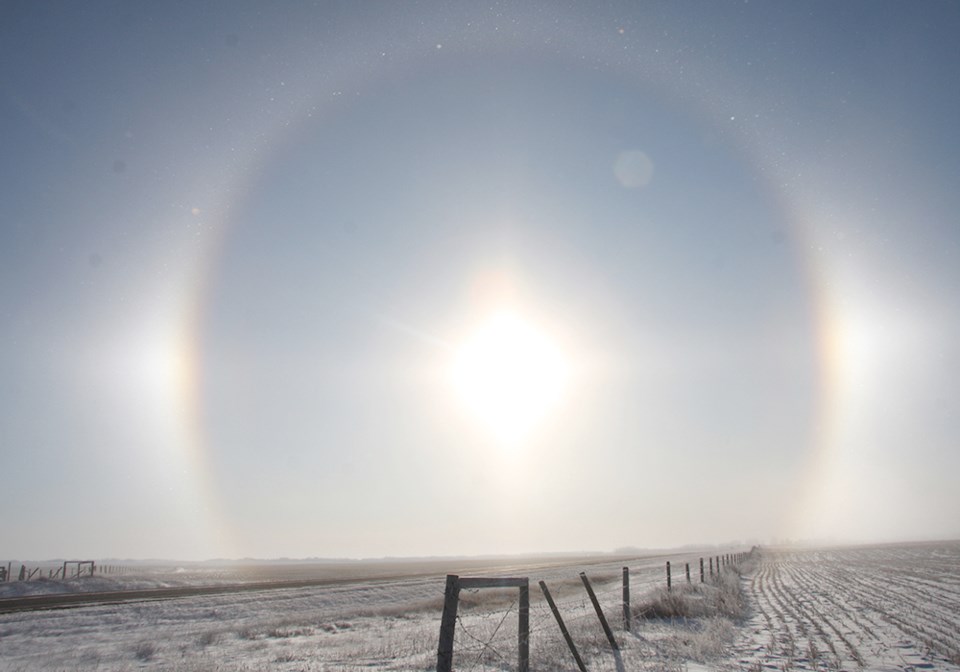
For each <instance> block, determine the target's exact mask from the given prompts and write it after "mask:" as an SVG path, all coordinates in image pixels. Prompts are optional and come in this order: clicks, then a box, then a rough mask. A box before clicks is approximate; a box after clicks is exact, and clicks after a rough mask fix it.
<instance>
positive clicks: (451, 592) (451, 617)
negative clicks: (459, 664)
mask: <svg viewBox="0 0 960 672" xmlns="http://www.w3.org/2000/svg"><path fill="white" fill-rule="evenodd" d="M461 588H467V589H471V588H519V589H520V607H519V617H520V618H519V621H520V622H519V623H518V624H517V648H518V653H517V669H518V670H519V672H527V670H529V669H530V579H529V578H527V577H523V578H499V577H493V578H485V577H483V578H481V577H477V578H466V577H464V578H461V577H459V576H457V575H456V574H448V575H447V586H446V589H445V590H444V593H443V616H442V617H441V619H440V645H439V646H438V647H437V672H451V670H452V669H453V639H454V630H455V627H456V624H457V607H458V606H459V603H460V589H461Z"/></svg>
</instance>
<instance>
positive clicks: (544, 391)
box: [451, 312, 569, 443]
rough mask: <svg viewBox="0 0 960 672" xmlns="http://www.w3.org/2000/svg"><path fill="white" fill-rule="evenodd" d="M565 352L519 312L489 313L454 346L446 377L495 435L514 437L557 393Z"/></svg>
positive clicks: (528, 428) (564, 367)
mask: <svg viewBox="0 0 960 672" xmlns="http://www.w3.org/2000/svg"><path fill="white" fill-rule="evenodd" d="M568 368H569V367H568V365H567V361H566V358H565V357H564V355H563V353H562V352H561V351H560V349H559V348H558V347H557V346H556V345H555V344H554V343H553V342H552V341H551V339H550V338H549V337H548V336H547V335H546V333H545V332H544V331H542V330H540V329H538V328H537V327H536V326H535V325H534V324H533V323H532V322H530V321H527V320H524V319H523V318H521V317H520V316H519V315H517V314H515V313H511V312H503V313H499V314H496V315H494V316H493V317H491V318H490V319H488V320H487V321H486V322H484V323H483V325H482V326H481V327H480V328H479V329H477V331H475V332H474V333H473V334H472V335H471V336H470V337H469V338H468V339H467V340H466V341H465V342H464V343H463V344H462V345H461V346H460V347H459V348H458V349H457V350H456V352H455V355H454V358H453V362H452V366H451V379H452V382H453V386H454V388H455V389H456V391H457V393H458V395H459V396H460V398H461V399H462V401H463V402H464V404H465V405H466V407H467V408H468V409H469V410H470V411H471V412H472V414H473V415H475V416H476V417H477V418H478V419H479V420H481V421H482V422H483V424H484V425H486V426H487V427H488V429H489V430H490V431H491V432H492V433H493V434H494V436H496V437H497V438H498V439H499V440H501V441H503V442H505V443H516V442H517V441H519V440H521V439H523V438H524V437H525V436H527V435H528V434H529V432H530V431H531V430H532V429H533V428H534V427H535V426H536V425H537V424H539V423H540V422H541V421H542V420H543V419H544V417H545V416H546V415H547V414H548V412H549V411H550V410H551V409H553V408H554V407H555V406H556V405H557V404H558V402H559V401H560V399H561V398H562V396H563V393H564V390H565V387H566V385H567V379H568V376H569V371H568Z"/></svg>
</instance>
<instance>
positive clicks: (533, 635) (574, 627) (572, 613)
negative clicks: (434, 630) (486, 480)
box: [437, 555, 737, 672]
mask: <svg viewBox="0 0 960 672" xmlns="http://www.w3.org/2000/svg"><path fill="white" fill-rule="evenodd" d="M736 559H737V556H735V555H730V556H721V557H719V558H714V561H713V562H712V563H711V564H713V565H714V572H715V573H716V574H717V575H719V563H720V562H721V561H722V562H723V563H724V565H726V564H727V563H728V562H729V563H733V562H735V561H736ZM704 560H705V562H706V560H707V559H706V558H705V559H704ZM688 566H689V576H690V578H689V580H688V579H687V567H688ZM566 569H567V572H569V573H568V574H558V572H553V573H551V575H550V576H547V577H546V579H545V580H544V581H543V583H544V584H546V585H547V587H548V591H549V593H550V596H551V598H552V599H553V601H554V603H555V606H556V609H557V612H558V614H559V616H560V620H562V622H563V628H564V629H565V630H566V634H565V633H564V632H563V630H561V626H560V623H559V622H558V617H557V615H555V613H554V611H553V609H552V608H551V606H550V604H549V603H548V600H547V598H546V594H545V592H544V591H543V590H542V589H541V587H540V585H539V583H538V582H537V581H535V580H532V579H529V580H528V579H527V577H523V578H522V579H517V578H514V579H500V580H507V581H516V582H519V581H524V582H527V581H529V583H527V585H528V587H529V588H528V593H527V594H528V600H529V603H528V607H527V615H526V617H525V619H526V622H527V634H526V637H527V639H526V646H527V654H528V656H527V657H526V658H525V657H524V656H523V655H522V654H520V651H519V649H520V648H522V644H521V640H522V632H521V629H522V625H521V622H522V620H524V617H522V615H521V611H522V606H521V601H522V600H521V596H520V595H518V591H517V589H516V587H510V588H504V587H477V586H469V585H468V586H467V587H464V588H462V589H460V591H459V594H458V609H457V610H456V617H455V620H454V624H455V628H454V631H453V636H452V641H451V649H452V650H451V651H450V657H449V667H443V666H441V665H439V664H438V668H437V669H438V670H442V669H443V670H446V669H449V670H464V671H475V670H476V671H481V672H490V671H492V670H500V671H505V670H519V671H520V672H526V670H529V671H530V672H539V671H541V670H543V671H545V670H572V671H576V670H584V669H586V665H585V664H584V662H583V661H589V663H590V669H591V670H601V669H602V670H607V669H610V670H623V669H624V662H623V658H622V656H623V652H622V651H621V649H622V647H621V646H619V643H621V642H623V641H624V639H625V638H627V637H631V638H633V640H634V641H632V642H631V644H632V646H631V652H630V655H631V657H638V656H647V655H650V656H651V657H652V654H653V650H652V648H651V650H650V651H646V648H645V647H644V646H643V642H639V641H637V638H636V637H634V635H633V634H632V632H633V629H632V627H631V620H632V619H631V617H632V616H633V613H634V612H636V611H637V609H638V608H641V605H642V601H643V600H644V599H645V597H646V596H649V595H651V594H653V593H654V592H655V591H657V590H659V589H664V588H666V587H667V585H668V584H667V572H668V571H670V570H667V569H666V567H665V565H663V564H659V563H658V564H656V565H655V564H650V563H647V564H646V565H644V566H642V567H636V568H629V570H628V571H627V572H625V574H626V576H624V574H623V573H621V571H618V570H615V569H614V568H612V567H610V566H609V565H608V566H606V567H600V568H596V569H595V570H590V571H586V572H581V573H580V575H577V574H575V573H573V572H571V571H570V568H569V567H568V568H566ZM624 569H626V568H624ZM672 572H673V573H672V577H671V580H672V583H673V585H674V586H676V585H677V584H678V583H680V582H682V583H684V584H686V583H687V582H688V581H689V582H690V583H697V582H699V581H700V572H699V559H698V558H683V559H682V560H681V561H680V562H676V561H674V563H673V564H672ZM584 577H586V578H584ZM448 578H449V577H448ZM704 579H705V580H711V575H710V572H709V571H708V572H707V573H706V576H705V577H704ZM463 580H464V581H467V582H469V581H471V579H463ZM474 580H475V581H481V582H482V581H485V580H486V581H494V580H495V579H474ZM625 580H627V581H628V585H629V591H628V593H627V594H628V595H629V594H632V595H633V597H634V598H635V599H636V600H637V601H635V602H634V604H633V606H632V607H629V608H625V601H624V581H625ZM587 584H589V586H590V590H588V589H587ZM590 591H592V593H593V596H594V597H595V598H596V604H597V607H599V612H598V610H597V608H595V606H594V603H593V599H592V598H591V596H590ZM631 610H632V611H631ZM600 614H602V615H603V620H605V621H606V623H607V626H608V628H605V627H604V626H603V623H602V620H601V617H600ZM608 630H609V631H610V632H609V634H608ZM568 637H569V641H568ZM571 642H572V646H571ZM647 648H649V647H647ZM524 660H527V663H526V665H527V666H528V667H526V668H524V665H525V663H524V662H523V661H524ZM638 662H639V661H634V664H633V665H632V666H633V667H642V665H638V664H637V663H638ZM438 663H439V657H438Z"/></svg>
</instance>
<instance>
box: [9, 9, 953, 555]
mask: <svg viewBox="0 0 960 672" xmlns="http://www.w3.org/2000/svg"><path fill="white" fill-rule="evenodd" d="M958 36H960V5H958V4H956V3H951V2H936V3H934V2H911V3H902V2H897V3H892V2H889V3H888V2H875V1H871V2H844V3H835V2H803V3H794V2H702V3H680V2H663V3H656V2H644V3H639V2H622V3H603V4H600V5H595V4H594V3H560V2H558V3H553V2H551V3H546V2H518V3H499V2H494V3H472V2H462V3H456V2H454V3H440V2H438V3H431V2H417V3H414V2H383V3H374V2H369V3H354V2H319V3H315V5H314V6H308V5H307V3H301V2H295V3H286V4H280V5H279V6H274V3H271V4H267V3H243V2H233V1H231V2H223V3H192V2H183V3H174V2H164V3H126V2H117V3H107V2H99V3H98V2H93V3H69V2H63V3H33V2H5V3H3V4H0V556H4V557H7V558H15V559H16V558H20V559H26V558H31V559H42V558H50V557H58V556H68V557H111V556H120V557H164V558H181V559H200V558H209V557H240V556H255V557H277V556H289V557H305V556H349V557H367V556H402V555H428V554H461V553H464V554H481V553H501V552H528V551H565V550H612V549H614V548H616V547H620V546H627V545H634V546H643V547H655V546H669V545H679V544H693V543H701V542H702V543H718V542H726V541H731V540H737V539H740V540H747V539H756V540H771V539H784V538H795V539H796V538H804V539H821V540H823V539H829V540H854V541H870V540H899V539H925V538H933V537H954V538H955V537H960V515H958V514H960V488H958V487H957V485H956V484H957V478H958V476H957V475H958V474H960V450H958V448H960V445H958V439H960V413H958V399H960V218H958V215H957V213H958V212H960V188H958V186H960V183H958V176H960V124H958V122H957V120H958V119H960V86H958V82H960V39H958ZM504 315H507V316H509V319H512V320H513V321H514V322H515V323H516V324H519V325H521V326H520V327H519V328H518V329H514V330H513V331H509V330H508V332H507V335H506V336H504V337H503V340H504V343H505V344H506V345H504V346H503V347H504V348H505V352H506V354H504V355H503V357H500V355H495V356H493V358H492V359H491V357H490V355H487V359H482V358H481V359H479V360H477V361H474V362H472V366H473V367H474V369H476V370H478V371H479V372H480V373H478V374H474V375H475V376H477V375H478V376H480V377H482V376H485V375H488V374H489V376H493V377H494V378H496V375H503V376H505V377H506V379H507V380H506V383H504V381H503V380H501V379H499V378H496V380H494V382H493V383H491V384H490V385H491V386H489V387H487V388H483V389H481V390H480V391H479V392H478V391H477V388H476V385H477V384H478V383H476V382H473V383H471V382H470V380H468V381H467V382H466V383H462V382H461V383H460V384H459V385H460V386H458V383H457V381H459V380H460V379H459V378H457V374H456V373H452V372H455V371H458V370H459V369H457V366H458V364H457V362H458V361H460V360H459V359H458V358H459V357H464V356H466V355H463V353H464V352H470V348H471V347H473V346H471V344H473V345H474V346H475V345H476V344H477V343H481V342H483V339H484V338H485V337H484V334H489V332H490V329H491V327H490V325H491V324H496V320H497V319H500V318H499V317H498V316H500V317H502V316H504ZM517 334H520V336H518V335H517ZM523 334H527V336H529V338H527V340H526V346H525V347H527V349H526V350H523V349H521V350H520V351H519V354H518V353H517V351H511V350H510V348H511V347H513V345H515V344H516V341H518V340H519V341H523V339H524V338H526V337H524V336H523ZM478 347H479V346H478ZM495 352H501V351H495ZM545 353H546V354H545ZM547 354H549V356H546V355H547ZM541 355H543V356H542V357H541ZM551 358H552V359H551ZM541 360H543V362H545V363H543V362H541V363H542V364H543V366H542V368H543V369H544V371H545V373H544V375H545V376H546V378H544V377H541V378H539V379H537V380H539V382H537V380H534V381H533V382H530V381H527V382H526V383H524V382H523V381H520V382H516V381H514V379H513V378H511V377H510V376H511V375H512V374H513V373H514V372H515V371H519V370H531V371H536V370H537V366H539V364H538V365H536V366H535V365H534V364H536V362H540V361H541ZM554 361H555V362H559V364H556V366H554V364H551V363H550V362H554ZM531 362H532V364H531ZM557 367H559V368H557ZM501 369H506V371H505V372H504V371H501ZM544 381H546V382H544ZM463 385H465V386H466V387H465V388H464V387H463ZM471 385H474V388H472V391H471V387H470V386H471ZM497 385H499V387H497ZM465 389H466V391H465ZM473 393H477V394H479V395H480V396H481V397H482V396H483V395H484V394H485V395H486V397H484V398H486V399H487V401H485V402H479V403H480V404H481V406H482V404H484V403H486V404H488V407H486V408H483V407H478V406H477V405H476V404H474V405H471V403H470V401H469V398H470V395H471V394H473ZM491 398H492V399H491ZM490 404H493V406H490ZM491 409H492V410H491ZM505 409H506V410H505ZM496 412H500V413H504V412H507V413H512V414H515V416H516V417H515V418H514V419H515V420H517V422H518V423H519V424H520V425H523V430H522V431H519V430H518V431H517V432H514V433H513V434H511V436H510V437H509V438H505V436H504V434H505V433H504V432H503V431H500V430H502V429H503V427H502V426H498V424H497V422H496V421H495V420H494V421H491V419H490V416H491V414H495V413H496ZM511 417H513V416H511Z"/></svg>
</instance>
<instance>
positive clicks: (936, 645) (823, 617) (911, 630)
mask: <svg viewBox="0 0 960 672" xmlns="http://www.w3.org/2000/svg"><path fill="white" fill-rule="evenodd" d="M761 558H762V560H761V561H760V563H759V565H758V567H757V569H756V570H755V571H754V572H753V573H752V574H751V576H750V577H748V578H749V596H750V602H751V604H752V606H753V609H752V613H751V615H750V617H749V619H748V620H747V622H746V623H745V624H744V625H743V627H742V629H741V636H740V637H739V638H738V640H737V642H736V644H735V647H734V649H735V651H734V661H735V662H734V664H733V665H732V666H731V669H775V670H817V669H820V670H833V669H846V670H856V669H867V670H923V669H935V670H960V543H943V544H916V545H898V546H882V547H873V548H846V549H830V550H815V551H790V552H787V551H784V552H772V551H769V550H768V551H765V552H764V553H763V554H762V556H761Z"/></svg>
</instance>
